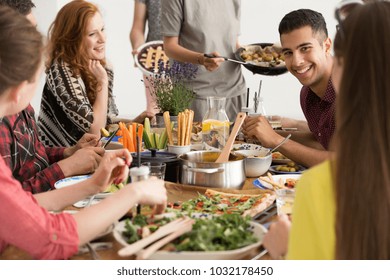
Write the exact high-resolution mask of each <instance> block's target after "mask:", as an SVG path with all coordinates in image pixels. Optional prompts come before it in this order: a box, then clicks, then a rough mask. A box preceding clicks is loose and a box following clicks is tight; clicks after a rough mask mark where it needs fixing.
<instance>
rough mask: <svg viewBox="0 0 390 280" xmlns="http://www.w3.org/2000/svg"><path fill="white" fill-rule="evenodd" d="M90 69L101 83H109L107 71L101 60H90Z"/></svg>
mask: <svg viewBox="0 0 390 280" xmlns="http://www.w3.org/2000/svg"><path fill="white" fill-rule="evenodd" d="M89 70H90V71H91V73H92V74H93V75H94V76H95V78H96V80H98V82H99V83H100V84H101V85H108V76H107V71H106V69H104V67H103V66H102V65H101V64H100V61H99V60H94V59H91V60H89Z"/></svg>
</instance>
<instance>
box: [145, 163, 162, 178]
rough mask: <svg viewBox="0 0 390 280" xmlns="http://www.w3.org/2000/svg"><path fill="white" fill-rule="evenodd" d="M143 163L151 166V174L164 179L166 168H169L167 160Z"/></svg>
mask: <svg viewBox="0 0 390 280" xmlns="http://www.w3.org/2000/svg"><path fill="white" fill-rule="evenodd" d="M141 165H143V166H148V167H149V170H150V173H149V176H155V177H157V178H158V179H161V180H164V178H165V170H166V168H167V164H166V163H165V162H143V163H141Z"/></svg>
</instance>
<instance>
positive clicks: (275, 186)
mask: <svg viewBox="0 0 390 280" xmlns="http://www.w3.org/2000/svg"><path fill="white" fill-rule="evenodd" d="M259 180H261V181H263V182H266V183H268V184H270V185H271V186H272V187H273V188H274V189H275V190H277V189H279V188H280V185H279V184H277V183H275V181H273V180H269V179H268V178H267V177H259Z"/></svg>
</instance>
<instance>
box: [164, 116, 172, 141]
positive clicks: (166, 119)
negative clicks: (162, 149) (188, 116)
mask: <svg viewBox="0 0 390 280" xmlns="http://www.w3.org/2000/svg"><path fill="white" fill-rule="evenodd" d="M163 116H164V123H165V129H166V130H167V135H168V142H169V145H173V137H172V127H171V119H170V117H169V111H165V112H164V114H163Z"/></svg>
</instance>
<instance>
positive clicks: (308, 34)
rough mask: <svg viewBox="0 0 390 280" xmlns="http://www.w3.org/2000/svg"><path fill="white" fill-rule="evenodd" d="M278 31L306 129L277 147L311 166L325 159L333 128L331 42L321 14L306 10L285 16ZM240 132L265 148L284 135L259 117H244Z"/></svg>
mask: <svg viewBox="0 0 390 280" xmlns="http://www.w3.org/2000/svg"><path fill="white" fill-rule="evenodd" d="M279 34H280V41H281V44H282V49H283V50H282V51H283V54H284V56H285V61H286V66H287V69H288V70H289V71H290V73H291V74H293V75H294V76H295V77H296V78H297V79H298V80H299V81H300V83H301V84H302V85H303V87H302V89H301V94H300V100H301V107H302V111H303V113H304V115H305V117H306V121H307V127H308V129H306V130H302V131H297V132H294V133H292V135H293V136H292V138H291V139H292V140H290V141H288V142H286V143H285V144H284V145H283V146H281V147H280V148H279V149H278V150H279V151H280V152H281V153H283V154H284V155H285V156H286V157H288V158H290V159H291V160H293V161H295V162H297V163H299V164H302V165H304V166H307V167H311V166H313V165H316V164H318V163H320V162H322V161H324V160H325V159H327V158H328V156H329V152H328V151H329V149H330V143H331V138H332V135H333V133H334V131H335V127H336V126H335V118H334V114H335V108H334V105H335V104H334V103H335V100H336V94H335V91H334V88H333V84H332V79H331V73H332V67H333V58H332V56H331V54H330V51H331V46H332V41H331V39H330V38H329V37H328V31H327V28H326V23H325V19H324V17H323V16H322V14H320V13H318V12H315V11H312V10H309V9H300V10H296V11H293V12H290V13H289V14H287V15H285V16H284V18H283V19H282V21H281V22H280V24H279ZM243 131H244V133H245V135H246V136H247V137H255V138H257V139H258V140H259V141H260V142H261V144H262V145H263V146H265V147H269V148H273V147H275V146H276V145H277V144H279V143H280V142H281V141H282V140H283V138H284V136H285V135H284V134H283V132H281V133H276V132H275V131H274V130H273V129H272V127H271V126H270V124H269V123H268V121H267V119H266V118H265V117H263V116H260V117H252V118H251V117H249V118H247V119H246V120H245V123H244V125H243Z"/></svg>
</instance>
